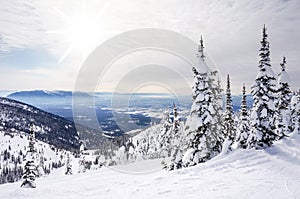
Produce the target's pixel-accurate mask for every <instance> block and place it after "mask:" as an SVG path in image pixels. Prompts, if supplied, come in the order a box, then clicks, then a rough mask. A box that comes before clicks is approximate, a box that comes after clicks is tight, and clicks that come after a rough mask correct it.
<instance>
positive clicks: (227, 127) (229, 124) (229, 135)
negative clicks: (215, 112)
mask: <svg viewBox="0 0 300 199" xmlns="http://www.w3.org/2000/svg"><path fill="white" fill-rule="evenodd" d="M223 122H224V130H223V133H224V139H228V141H230V143H231V144H233V142H234V140H235V134H236V132H235V126H234V120H233V107H232V99H231V89H230V77H229V75H227V86H226V102H225V113H224V119H223ZM231 144H230V145H231Z"/></svg>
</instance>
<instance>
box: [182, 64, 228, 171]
mask: <svg viewBox="0 0 300 199" xmlns="http://www.w3.org/2000/svg"><path fill="white" fill-rule="evenodd" d="M193 72H194V76H195V77H196V78H195V82H194V88H195V90H196V91H197V93H198V94H197V96H196V98H195V100H194V102H193V104H192V107H191V112H190V115H189V118H188V120H187V122H186V131H187V144H188V150H187V152H186V153H185V155H184V157H183V164H184V165H185V166H193V165H195V164H198V163H201V162H205V161H207V160H209V159H211V158H212V157H214V156H215V155H217V154H218V153H220V152H221V150H222V146H221V144H222V143H221V142H220V138H219V134H218V133H219V132H217V122H218V121H217V119H216V115H217V112H218V110H217V107H216V106H214V102H215V101H216V98H215V96H216V95H215V93H214V90H213V81H212V78H210V77H209V76H208V73H199V72H198V70H197V69H196V68H195V67H193Z"/></svg>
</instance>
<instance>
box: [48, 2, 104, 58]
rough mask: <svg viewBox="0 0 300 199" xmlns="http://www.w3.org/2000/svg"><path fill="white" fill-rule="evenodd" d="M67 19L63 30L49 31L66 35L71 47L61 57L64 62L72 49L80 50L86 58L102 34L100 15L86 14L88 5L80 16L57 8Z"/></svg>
mask: <svg viewBox="0 0 300 199" xmlns="http://www.w3.org/2000/svg"><path fill="white" fill-rule="evenodd" d="M55 10H56V11H57V12H58V13H59V14H60V16H61V17H62V18H63V19H64V21H65V23H66V24H65V28H64V29H63V30H56V31H48V33H51V34H59V35H64V37H65V38H66V41H67V42H68V43H69V47H68V48H67V50H66V51H65V53H64V54H63V55H62V57H61V58H60V59H59V63H60V62H62V61H63V60H64V59H65V58H66V57H67V56H68V55H69V54H70V53H71V52H72V51H74V50H80V52H81V54H82V58H83V59H85V58H86V56H87V55H88V53H90V52H91V51H92V50H93V49H94V48H95V47H96V46H97V44H98V41H99V38H100V36H101V28H100V27H101V20H99V19H100V18H99V16H98V17H97V16H89V15H87V14H86V7H85V6H83V8H82V11H83V12H82V13H81V14H80V15H78V16H73V17H69V16H67V15H66V14H64V13H63V12H62V11H60V10H58V9H56V8H55Z"/></svg>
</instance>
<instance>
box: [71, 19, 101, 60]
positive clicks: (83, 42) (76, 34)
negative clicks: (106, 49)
mask: <svg viewBox="0 0 300 199" xmlns="http://www.w3.org/2000/svg"><path fill="white" fill-rule="evenodd" d="M99 27H100V24H99V23H97V22H96V20H94V19H93V18H89V17H78V18H77V19H75V20H74V21H72V23H71V24H69V27H68V29H67V31H66V32H67V33H68V34H67V38H69V42H70V43H71V45H72V46H73V47H74V48H79V49H80V50H81V51H82V52H83V56H84V57H85V56H86V55H87V54H88V53H89V52H90V51H91V50H92V49H93V48H94V47H95V45H96V44H97V40H99V36H100V34H101V31H100V29H99Z"/></svg>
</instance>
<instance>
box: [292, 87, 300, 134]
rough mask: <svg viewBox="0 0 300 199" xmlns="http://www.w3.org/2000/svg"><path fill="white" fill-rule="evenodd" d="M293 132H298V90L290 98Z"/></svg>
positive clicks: (299, 111)
mask: <svg viewBox="0 0 300 199" xmlns="http://www.w3.org/2000/svg"><path fill="white" fill-rule="evenodd" d="M291 115H292V127H293V134H298V133H300V90H299V92H295V93H294V95H293V97H292V100H291Z"/></svg>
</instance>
